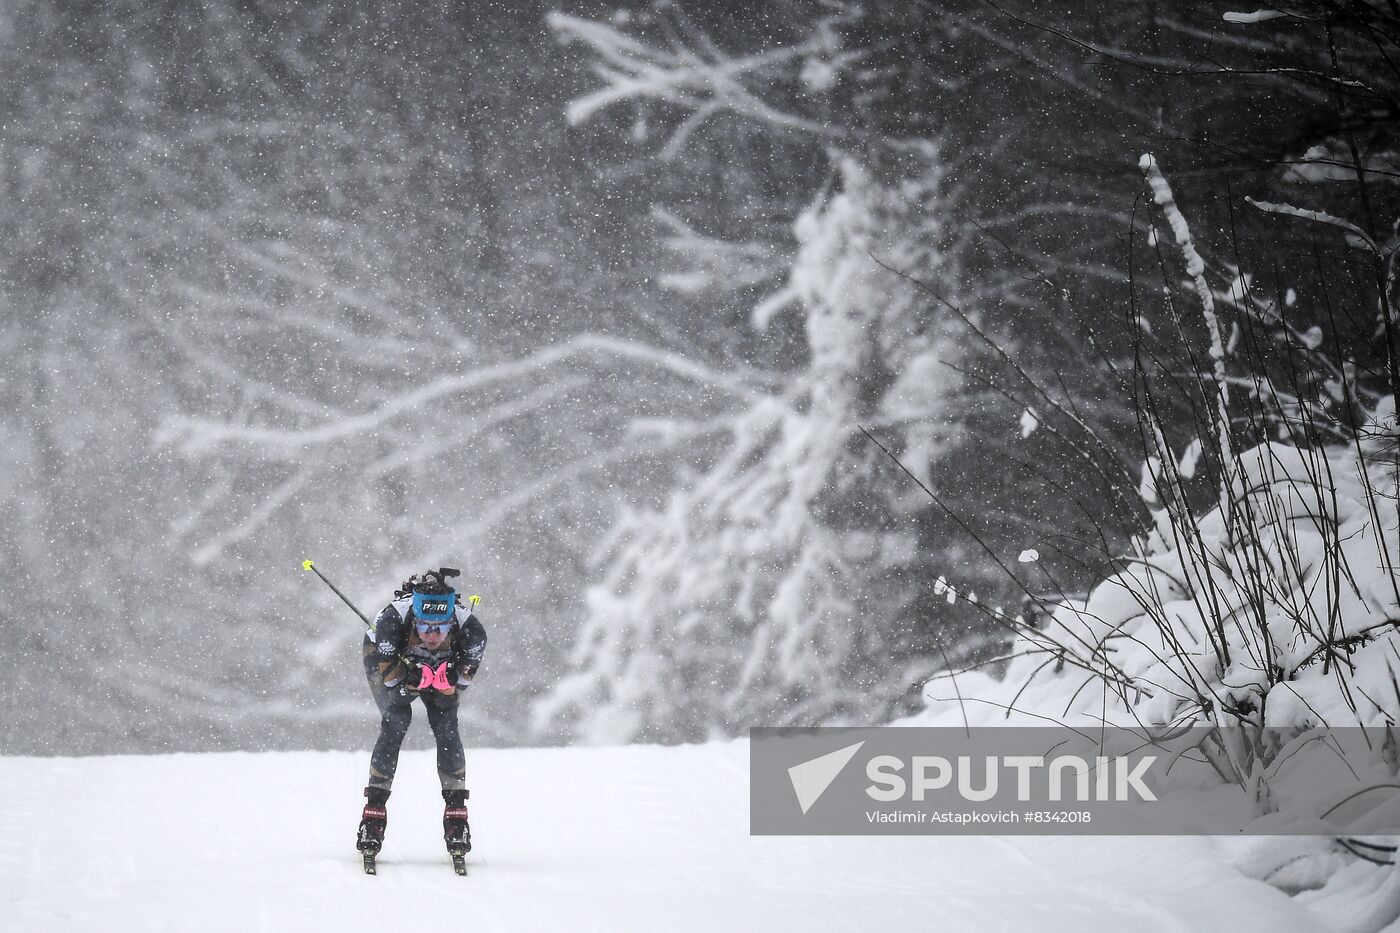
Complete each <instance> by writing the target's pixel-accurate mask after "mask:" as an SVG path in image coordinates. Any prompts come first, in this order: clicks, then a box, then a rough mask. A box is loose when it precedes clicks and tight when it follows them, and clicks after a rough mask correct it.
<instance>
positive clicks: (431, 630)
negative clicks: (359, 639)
mask: <svg viewBox="0 0 1400 933" xmlns="http://www.w3.org/2000/svg"><path fill="white" fill-rule="evenodd" d="M459 573H460V572H459V571H457V570H454V569H452V568H451V567H442V568H440V569H438V570H430V571H428V572H426V573H424V574H423V575H422V576H421V577H419V576H416V575H415V576H412V577H409V578H408V580H407V581H406V582H405V583H403V585H401V586H400V587H399V589H397V590H396V591H395V592H394V600H393V602H391V603H389V605H387V606H385V607H384V608H383V609H382V610H380V612H379V615H378V616H377V617H376V618H375V621H374V630H373V631H372V632H367V633H366V634H365V643H364V665H365V676H366V677H367V678H368V680H369V689H370V692H371V693H372V694H373V695H374V702H375V705H376V706H378V707H379V713H380V721H379V740H378V741H377V742H375V745H374V752H373V754H372V755H371V756H370V765H369V785H368V786H367V787H366V788H365V797H366V798H367V801H368V802H367V803H366V805H365V808H364V812H363V814H362V816H361V819H360V829H359V834H358V836H357V840H356V843H355V845H356V848H358V849H359V850H360V851H361V852H362V853H363V854H364V858H365V870H366V871H369V872H372V871H373V870H374V856H375V855H376V854H377V853H378V852H379V848H380V846H381V845H383V842H384V830H385V828H386V827H387V825H388V813H387V811H386V809H385V803H386V802H387V801H388V799H389V792H390V790H391V788H392V786H393V783H394V772H395V771H396V770H397V768H398V763H399V748H400V746H402V745H403V740H404V736H405V735H407V734H408V725H409V723H410V722H411V721H412V718H413V699H414V697H418V698H419V699H421V700H422V701H423V706H424V708H425V709H426V710H427V713H428V725H429V726H430V727H431V728H432V730H433V736H434V738H435V739H436V741H437V769H438V781H439V783H440V784H441V785H442V799H443V802H444V804H445V807H444V810H443V816H442V829H443V838H444V839H445V840H446V842H447V850H448V852H449V853H450V854H451V855H452V861H453V864H454V866H455V867H456V869H457V871H458V873H459V874H464V873H465V871H466V867H465V863H464V862H463V861H462V856H463V855H465V854H466V853H467V852H470V851H471V847H472V843H471V830H470V827H469V826H468V823H467V806H466V802H467V797H468V792H467V784H466V771H467V769H466V756H465V754H464V753H463V751H462V737H461V736H460V735H459V734H458V732H457V705H458V702H459V700H460V695H461V691H462V690H463V689H465V688H466V687H468V686H470V685H471V682H472V678H473V677H475V676H476V671H477V668H478V667H479V666H480V665H481V656H482V652H483V651H485V649H486V630H485V628H483V627H482V625H481V622H480V620H478V619H477V617H476V616H475V615H474V614H472V613H471V611H470V610H469V609H464V608H463V607H461V606H459V605H457V594H456V592H455V591H454V590H453V589H452V587H451V586H450V585H449V584H448V583H447V580H448V579H449V578H450V577H455V576H458V575H459Z"/></svg>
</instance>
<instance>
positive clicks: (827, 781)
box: [788, 741, 865, 815]
mask: <svg viewBox="0 0 1400 933" xmlns="http://www.w3.org/2000/svg"><path fill="white" fill-rule="evenodd" d="M864 744H865V742H864V741H860V742H857V743H856V744H854V745H847V746H846V747H845V748H839V749H837V750H836V751H834V752H829V753H827V754H825V755H820V756H818V757H816V758H813V759H811V760H810V761H804V762H802V764H800V765H793V766H792V767H791V768H788V779H789V780H791V781H792V790H793V793H795V794H796V795H797V804H798V806H800V807H801V808H802V812H803V814H804V815H805V814H806V813H807V811H808V810H810V809H812V806H813V805H814V804H815V803H816V802H817V801H818V800H819V799H821V795H822V794H824V793H826V789H827V788H828V787H830V786H831V782H832V781H835V780H836V777H837V775H839V774H840V773H841V771H842V770H843V769H844V768H845V767H846V765H848V764H850V762H851V759H852V758H854V757H855V755H856V752H858V751H860V747H861V746H862V745H864Z"/></svg>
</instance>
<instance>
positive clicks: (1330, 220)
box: [1245, 197, 1382, 256]
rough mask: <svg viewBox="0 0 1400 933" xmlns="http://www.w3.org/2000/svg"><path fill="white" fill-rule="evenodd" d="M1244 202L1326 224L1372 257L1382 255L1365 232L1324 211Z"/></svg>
mask: <svg viewBox="0 0 1400 933" xmlns="http://www.w3.org/2000/svg"><path fill="white" fill-rule="evenodd" d="M1245 200H1246V201H1248V202H1249V203H1250V204H1252V205H1254V206H1255V207H1257V208H1259V210H1261V211H1266V212H1268V213H1270V214H1284V215H1286V216H1289V217H1301V218H1303V219H1304V220H1311V221H1313V222H1314V223H1319V224H1326V225H1327V226H1329V227H1337V228H1338V229H1341V230H1345V231H1346V232H1347V233H1349V234H1350V235H1351V236H1354V237H1356V239H1357V240H1360V241H1361V243H1362V244H1364V245H1365V247H1366V249H1367V250H1369V251H1370V252H1371V253H1372V254H1373V255H1376V256H1380V255H1381V254H1382V251H1381V248H1380V247H1379V246H1378V245H1377V244H1376V241H1375V240H1373V239H1371V237H1370V236H1369V235H1368V234H1367V233H1366V231H1364V230H1362V229H1361V228H1360V227H1358V226H1357V225H1356V224H1354V223H1352V222H1351V221H1348V220H1343V219H1342V218H1340V217H1336V216H1334V215H1332V214H1329V213H1327V212H1326V211H1314V210H1309V209H1307V208H1303V207H1294V206H1293V205H1292V204H1279V203H1276V202H1274V201H1257V200H1255V199H1254V198H1251V197H1246V198H1245Z"/></svg>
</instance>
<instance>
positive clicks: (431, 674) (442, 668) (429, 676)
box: [417, 661, 453, 693]
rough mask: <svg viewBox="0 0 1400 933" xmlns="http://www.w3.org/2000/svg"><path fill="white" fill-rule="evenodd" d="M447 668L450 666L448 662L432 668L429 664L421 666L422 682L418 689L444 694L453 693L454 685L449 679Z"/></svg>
mask: <svg viewBox="0 0 1400 933" xmlns="http://www.w3.org/2000/svg"><path fill="white" fill-rule="evenodd" d="M447 668H448V664H447V662H446V661H444V662H442V663H441V664H439V665H438V666H437V667H432V666H430V665H427V664H423V665H420V666H419V668H418V676H419V678H420V680H419V682H418V686H417V689H418V690H441V691H442V692H443V693H451V692H452V690H453V687H452V683H451V682H450V681H449V680H448V678H447Z"/></svg>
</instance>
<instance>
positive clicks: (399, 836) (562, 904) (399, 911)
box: [0, 742, 1320, 933]
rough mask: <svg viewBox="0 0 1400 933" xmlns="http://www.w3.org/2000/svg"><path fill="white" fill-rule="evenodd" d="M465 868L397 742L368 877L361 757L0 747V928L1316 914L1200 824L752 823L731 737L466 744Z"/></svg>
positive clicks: (742, 766) (757, 924)
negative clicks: (469, 845) (1067, 827)
mask: <svg viewBox="0 0 1400 933" xmlns="http://www.w3.org/2000/svg"><path fill="white" fill-rule="evenodd" d="M469 756H470V757H469V777H470V781H471V785H472V788H473V797H472V801H471V812H472V828H473V837H474V840H475V841H476V843H477V849H476V851H474V852H473V853H472V854H471V855H470V856H469V857H468V858H469V863H470V866H471V867H470V872H471V873H470V876H469V877H467V878H458V877H457V876H455V875H454V874H453V873H452V870H451V867H450V864H449V862H448V860H447V857H446V855H445V854H444V852H443V847H442V842H441V840H440V838H439V832H440V827H439V821H440V819H441V808H442V804H441V799H440V798H439V797H438V795H437V793H436V789H435V787H434V786H433V781H434V778H433V767H432V761H431V758H430V757H429V755H428V754H427V753H424V752H405V753H404V759H403V762H402V765H401V767H400V772H399V781H398V787H397V789H396V791H395V794H394V797H393V798H392V799H391V800H390V802H389V836H388V840H387V843H386V845H385V849H384V852H383V854H382V856H381V858H380V873H379V875H378V877H367V876H365V875H364V874H362V873H361V870H360V865H359V859H358V856H357V854H356V852H355V849H354V841H353V837H354V831H355V826H356V824H357V822H358V818H359V809H360V806H361V803H362V801H361V799H360V796H359V792H360V788H361V786H362V784H363V779H364V771H365V768H366V763H367V758H368V755H367V754H346V753H316V752H299V753H279V754H218V755H168V756H147V757H108V758H68V759H39V758H0V788H3V806H4V810H3V817H2V819H3V824H2V825H3V826H4V832H3V834H0V927H3V929H6V930H15V931H25V933H29V931H43V933H60V931H84V933H87V931H96V930H101V931H104V933H112V931H141V933H154V931H161V930H169V931H180V933H185V931H190V930H229V931H239V933H245V931H262V930H289V931H290V930H298V931H318V930H336V931H341V933H349V931H356V930H376V931H378V930H385V929H411V930H422V931H425V933H427V931H433V930H437V929H442V930H448V929H455V930H471V931H486V930H524V931H532V930H563V929H567V930H570V931H571V933H573V931H583V930H609V931H630V930H661V929H665V930H763V931H765V933H778V931H784V930H801V931H812V930H860V931H865V930H896V929H898V930H929V929H937V930H940V931H960V930H976V931H978V933H991V931H995V930H1008V931H1009V930H1016V931H1037V930H1065V931H1074V933H1090V931H1096V930H1104V931H1109V930H1112V931H1119V930H1127V929H1133V930H1138V931H1153V930H1173V931H1180V930H1211V929H1229V930H1231V931H1232V933H1243V931H1249V930H1268V931H1271V933H1275V931H1278V930H1290V931H1299V933H1301V931H1307V930H1314V929H1320V927H1319V926H1318V925H1317V924H1316V921H1315V920H1314V918H1313V916H1312V915H1311V914H1310V913H1308V912H1307V911H1306V909H1305V908H1304V907H1302V906H1301V905H1300V904H1297V903H1295V902H1293V901H1291V900H1290V899H1289V898H1287V897H1286V896H1284V895H1283V894H1281V893H1280V892H1278V891H1277V890H1275V889H1273V888H1271V887H1268V886H1266V885H1264V884H1262V883H1259V882H1255V881H1251V880H1249V879H1247V878H1244V877H1243V876H1241V875H1239V874H1238V873H1237V872H1235V871H1234V870H1233V869H1231V868H1229V867H1228V866H1227V865H1226V864H1225V863H1224V861H1223V856H1222V854H1221V852H1220V850H1219V849H1218V848H1217V846H1216V844H1215V843H1213V842H1211V841H1210V840H1204V839H1196V838H1181V839H1175V838H1155V839H1120V838H1081V839H1066V838H1042V839H1026V838H1018V839H1007V838H994V837H972V838H961V839H954V838H938V837H927V838H878V837H875V838H868V837H861V838H762V837H750V836H749V835H748V796H747V793H748V777H747V774H748V770H747V769H748V745H747V743H744V742H737V743H720V744H710V745H700V746H686V747H680V748H659V747H649V746H632V747H620V748H574V749H512V750H489V751H476V752H471V753H469Z"/></svg>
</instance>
